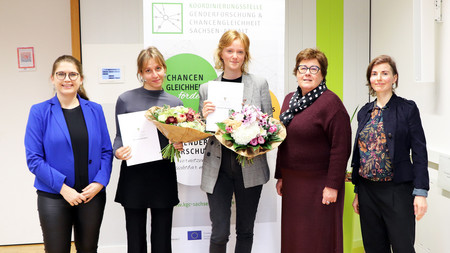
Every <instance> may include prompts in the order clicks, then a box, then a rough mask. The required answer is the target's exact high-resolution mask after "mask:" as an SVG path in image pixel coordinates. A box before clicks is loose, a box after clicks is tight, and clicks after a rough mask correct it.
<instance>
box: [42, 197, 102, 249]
mask: <svg viewBox="0 0 450 253" xmlns="http://www.w3.org/2000/svg"><path fill="white" fill-rule="evenodd" d="M37 202H38V211H39V220H40V223H41V228H42V234H43V236H44V246H45V252H47V253H65V252H67V253H69V252H70V241H71V237H72V227H73V230H74V238H75V247H76V249H77V252H78V253H94V252H97V245H98V238H99V234H100V225H101V223H102V219H103V211H104V210H105V203H106V194H105V192H100V193H99V194H97V196H95V197H94V198H93V199H92V200H91V201H90V202H88V203H86V204H79V205H78V206H71V205H70V204H69V203H67V201H66V200H65V199H62V198H61V199H55V198H50V197H47V196H42V195H39V194H38V200H37Z"/></svg>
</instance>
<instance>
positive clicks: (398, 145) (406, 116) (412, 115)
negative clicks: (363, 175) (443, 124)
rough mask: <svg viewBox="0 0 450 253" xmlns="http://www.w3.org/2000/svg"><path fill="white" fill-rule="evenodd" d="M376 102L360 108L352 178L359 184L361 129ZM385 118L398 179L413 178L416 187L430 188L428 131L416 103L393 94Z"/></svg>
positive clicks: (387, 136)
mask: <svg viewBox="0 0 450 253" xmlns="http://www.w3.org/2000/svg"><path fill="white" fill-rule="evenodd" d="M375 103H376V101H374V102H371V103H367V104H366V105H364V107H362V108H361V110H360V111H359V112H358V130H357V132H356V137H355V143H354V147H353V157H352V167H353V172H352V182H353V184H355V185H358V179H359V178H360V176H359V173H358V170H359V167H360V156H359V148H358V138H359V133H360V132H361V130H362V129H363V128H364V126H365V125H366V124H367V121H368V120H369V119H370V115H371V113H372V110H373V107H374V104H375ZM383 122H384V131H385V133H386V142H387V149H388V152H389V157H390V158H391V161H392V164H393V171H394V182H395V183H404V182H411V181H412V182H413V184H414V188H415V189H424V190H429V188H430V187H429V179H428V156H427V148H426V141H425V134H424V131H423V128H422V122H421V120H420V114H419V108H417V105H416V103H414V101H411V100H407V99H404V98H401V97H398V96H397V95H395V94H393V95H392V97H391V99H390V100H389V102H388V103H387V104H386V109H385V110H384V111H383ZM410 154H411V156H410ZM411 158H412V159H411Z"/></svg>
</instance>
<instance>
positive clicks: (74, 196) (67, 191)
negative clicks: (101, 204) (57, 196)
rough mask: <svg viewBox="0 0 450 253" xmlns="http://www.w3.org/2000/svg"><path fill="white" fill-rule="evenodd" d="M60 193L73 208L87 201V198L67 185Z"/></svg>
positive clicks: (64, 185)
mask: <svg viewBox="0 0 450 253" xmlns="http://www.w3.org/2000/svg"><path fill="white" fill-rule="evenodd" d="M59 193H61V195H62V196H63V198H64V199H65V200H66V201H67V203H69V204H70V205H71V206H77V205H78V204H81V203H83V202H85V201H86V200H87V198H86V197H85V196H84V195H83V194H81V193H79V192H77V191H76V190H75V189H73V188H71V187H69V186H68V185H66V184H63V186H62V187H61V191H60V192H59Z"/></svg>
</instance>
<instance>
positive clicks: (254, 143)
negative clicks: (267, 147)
mask: <svg viewBox="0 0 450 253" xmlns="http://www.w3.org/2000/svg"><path fill="white" fill-rule="evenodd" d="M250 145H252V146H256V145H258V137H256V138H253V139H252V140H251V141H250Z"/></svg>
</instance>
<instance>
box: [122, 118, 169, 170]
mask: <svg viewBox="0 0 450 253" xmlns="http://www.w3.org/2000/svg"><path fill="white" fill-rule="evenodd" d="M117 118H118V120H119V128H120V133H121V135H122V144H123V146H124V147H126V146H130V147H131V152H132V157H131V158H130V159H129V160H127V165H128V166H132V165H136V164H141V163H147V162H152V161H156V160H162V155H161V146H160V145H159V137H158V129H157V128H156V126H155V125H154V124H153V123H152V122H151V121H149V120H147V119H146V118H145V111H140V112H132V113H125V114H120V115H117Z"/></svg>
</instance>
